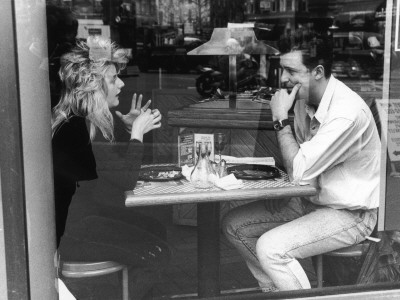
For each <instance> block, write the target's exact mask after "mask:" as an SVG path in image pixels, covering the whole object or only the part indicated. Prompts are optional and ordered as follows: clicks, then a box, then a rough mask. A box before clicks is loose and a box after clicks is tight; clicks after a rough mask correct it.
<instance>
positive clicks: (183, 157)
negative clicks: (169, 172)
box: [178, 133, 214, 167]
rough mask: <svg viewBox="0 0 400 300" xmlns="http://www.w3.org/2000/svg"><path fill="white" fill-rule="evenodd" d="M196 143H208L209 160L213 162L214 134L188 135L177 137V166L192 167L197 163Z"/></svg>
mask: <svg viewBox="0 0 400 300" xmlns="http://www.w3.org/2000/svg"><path fill="white" fill-rule="evenodd" d="M196 142H210V145H211V149H208V151H209V153H210V154H209V157H210V160H212V161H214V134H212V133H211V134H208V133H188V134H181V135H179V136H178V164H179V166H180V167H181V166H184V165H188V166H194V165H195V164H196V161H197V154H196V149H195V146H196Z"/></svg>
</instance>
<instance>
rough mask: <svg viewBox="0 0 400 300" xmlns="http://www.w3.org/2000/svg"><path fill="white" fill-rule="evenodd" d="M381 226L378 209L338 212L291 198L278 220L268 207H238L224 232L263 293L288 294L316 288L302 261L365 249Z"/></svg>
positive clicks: (258, 204)
mask: <svg viewBox="0 0 400 300" xmlns="http://www.w3.org/2000/svg"><path fill="white" fill-rule="evenodd" d="M376 221H377V209H371V210H346V209H341V210H337V209H333V208H329V207H326V206H318V205H315V204H313V203H311V202H309V201H308V200H306V199H304V198H303V199H300V198H292V199H291V200H290V201H289V202H288V204H287V205H286V206H285V207H283V208H282V209H281V211H280V212H275V213H274V214H272V213H270V212H269V211H268V210H267V209H266V207H265V202H264V201H256V202H252V203H249V204H246V205H243V206H239V207H236V208H234V209H232V210H231V211H229V212H228V214H227V215H226V216H225V217H224V219H223V223H222V229H223V231H224V234H225V236H226V237H227V238H228V240H229V241H230V242H231V243H232V244H233V245H234V246H235V247H236V248H237V249H238V251H239V252H240V254H241V255H242V257H243V258H244V259H245V262H246V264H247V266H248V267H249V269H250V271H251V272H252V274H253V276H254V277H255V278H256V279H257V281H258V283H259V285H260V287H261V289H262V290H263V291H276V290H281V291H284V290H296V289H308V288H310V287H311V285H310V282H309V280H308V278H307V275H306V273H305V272H304V270H303V268H302V267H301V265H300V263H299V262H298V259H303V258H307V257H311V256H315V255H318V254H321V253H326V252H329V251H333V250H336V249H340V248H343V247H347V246H351V245H354V244H357V243H360V242H361V241H363V240H365V238H366V237H367V236H369V235H370V234H371V233H372V231H373V229H374V227H375V224H376Z"/></svg>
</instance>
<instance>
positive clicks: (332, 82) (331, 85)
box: [306, 75, 337, 124]
mask: <svg viewBox="0 0 400 300" xmlns="http://www.w3.org/2000/svg"><path fill="white" fill-rule="evenodd" d="M336 83H337V79H336V78H335V77H334V76H333V75H331V77H330V78H329V81H328V85H327V86H326V89H325V92H324V95H323V96H322V99H321V102H320V103H319V106H318V109H317V111H315V109H314V108H313V107H310V106H308V105H306V112H307V114H308V115H309V116H310V119H312V118H313V117H315V118H316V119H317V120H318V122H319V123H320V124H321V123H322V122H323V121H324V119H325V117H326V114H327V113H328V109H329V105H330V104H331V100H332V97H333V93H334V91H335V87H336Z"/></svg>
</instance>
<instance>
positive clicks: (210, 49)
mask: <svg viewBox="0 0 400 300" xmlns="http://www.w3.org/2000/svg"><path fill="white" fill-rule="evenodd" d="M244 53H247V54H269V55H276V54H279V51H278V50H277V49H275V48H274V47H272V46H269V45H267V44H266V43H265V42H263V41H259V40H257V38H256V35H255V34H254V30H253V28H214V31H213V33H212V35H211V39H210V40H209V41H208V42H206V43H204V44H203V45H201V46H199V47H197V48H195V49H193V50H192V51H190V52H188V53H187V54H188V55H239V54H244Z"/></svg>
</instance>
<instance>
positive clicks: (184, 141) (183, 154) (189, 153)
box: [178, 133, 195, 167]
mask: <svg viewBox="0 0 400 300" xmlns="http://www.w3.org/2000/svg"><path fill="white" fill-rule="evenodd" d="M193 142H194V135H193V134H192V133H190V134H182V135H179V136H178V165H179V166H180V167H182V166H184V165H188V166H193V165H194V153H195V151H194V143H193Z"/></svg>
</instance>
